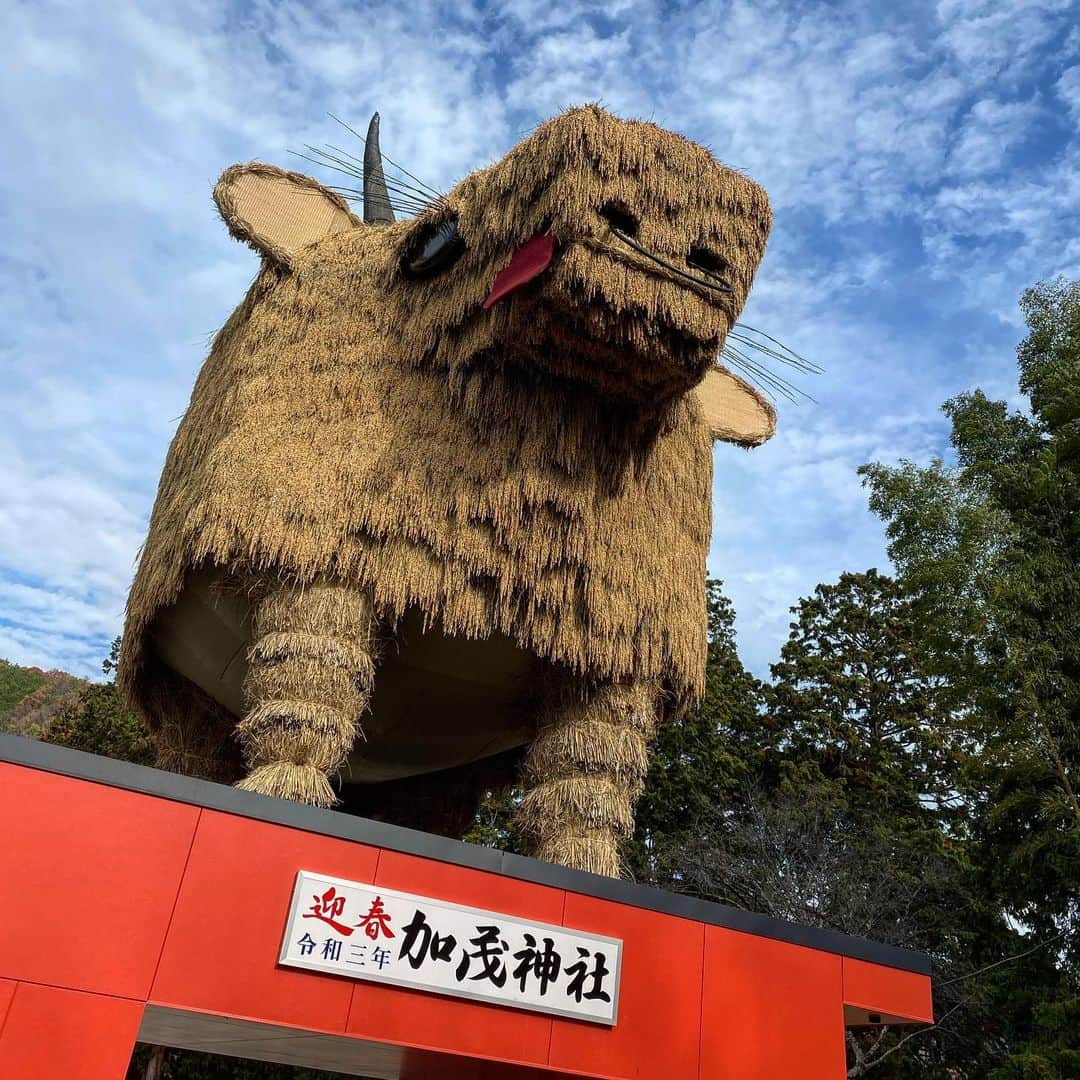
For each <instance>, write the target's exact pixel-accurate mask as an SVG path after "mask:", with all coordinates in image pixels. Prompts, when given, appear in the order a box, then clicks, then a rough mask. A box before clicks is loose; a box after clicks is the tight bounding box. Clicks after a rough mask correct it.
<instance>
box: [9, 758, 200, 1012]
mask: <svg viewBox="0 0 1080 1080" xmlns="http://www.w3.org/2000/svg"><path fill="white" fill-rule="evenodd" d="M199 814H200V811H199V810H198V809H197V808H196V807H193V806H185V805H181V804H179V803H170V802H165V801H164V800H162V799H151V798H147V797H146V796H143V795H137V794H135V793H134V792H130V791H121V790H119V789H117V788H108V787H104V786H102V785H100V784H92V783H88V782H87V781H84V780H73V779H71V778H70V777H65V776H56V775H53V774H50V773H45V772H40V771H38V770H36V769H26V768H22V767H20V766H17V765H9V764H0V820H2V821H3V822H4V828H5V833H4V842H3V844H2V845H0V975H2V976H7V977H9V978H14V979H27V980H29V981H33V982H42V983H51V984H53V985H56V986H67V987H71V988H73V989H78V990H87V991H91V992H96V993H106V994H116V995H118V996H121V997H131V998H140V999H142V998H145V997H146V994H147V993H148V992H149V990H150V982H151V980H152V978H153V975H154V965H155V963H156V962H157V958H158V954H159V953H160V951H161V943H162V941H163V940H164V937H165V930H166V928H167V926H168V923H169V915H170V913H171V912H172V907H173V901H174V900H175V898H176V892H177V889H178V887H179V884H180V878H181V876H182V874H183V871H184V862H185V860H186V859H187V855H188V851H189V849H190V847H191V838H192V835H193V834H194V831H195V823H196V821H197V820H198V818H199Z"/></svg>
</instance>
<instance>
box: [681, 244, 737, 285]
mask: <svg viewBox="0 0 1080 1080" xmlns="http://www.w3.org/2000/svg"><path fill="white" fill-rule="evenodd" d="M686 265H687V266H689V267H690V269H691V270H700V271H701V272H702V273H703V274H708V275H709V277H714V278H720V277H723V276H724V274H726V273H727V272H728V270H730V269H731V267H730V266H729V265H728V263H727V261H726V260H725V259H722V258H721V257H720V256H719V255H717V254H715V253H714V252H712V251H710V250H709V249H708V248H706V247H702V246H701V245H700V244H695V245H694V246H693V247H692V248H691V249H690V250H689V251H688V252H687V255H686Z"/></svg>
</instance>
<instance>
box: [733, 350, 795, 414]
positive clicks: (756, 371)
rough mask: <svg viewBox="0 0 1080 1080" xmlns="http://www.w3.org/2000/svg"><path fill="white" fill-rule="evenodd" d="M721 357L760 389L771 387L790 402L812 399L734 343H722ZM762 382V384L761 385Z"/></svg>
mask: <svg viewBox="0 0 1080 1080" xmlns="http://www.w3.org/2000/svg"><path fill="white" fill-rule="evenodd" d="M720 355H721V357H722V358H723V359H724V360H727V361H729V362H730V363H731V364H732V366H734V367H737V368H739V369H740V370H741V371H743V372H745V373H746V374H747V375H748V376H749V377H750V379H751V381H752V382H754V383H755V384H757V385H758V386H760V387H761V388H762V389H764V388H765V386H768V387H771V388H772V389H773V390H775V391H776V392H777V393H779V394H782V395H783V396H784V397H785V398H787V399H788V400H789V401H790V402H791V403H792V404H794V405H798V404H799V399H800V398H804V399H806V400H808V401H814V398H813V397H811V396H810V394H808V393H806V391H805V390H803V389H802V388H801V387H798V386H796V385H795V384H794V383H792V382H789V381H788V380H787V379H785V378H784V377H783V376H782V375H778V374H777V373H776V372H775V371H771V370H769V368H767V367H765V366H764V365H763V364H761V363H759V362H758V361H756V360H753V359H752V358H751V357H749V356H747V355H746V353H744V352H743V351H742V350H741V349H737V348H736V347H735V346H734V345H730V344H728V343H727V342H725V343H724V347H723V349H722V350H721V352H720ZM763 384H764V385H763Z"/></svg>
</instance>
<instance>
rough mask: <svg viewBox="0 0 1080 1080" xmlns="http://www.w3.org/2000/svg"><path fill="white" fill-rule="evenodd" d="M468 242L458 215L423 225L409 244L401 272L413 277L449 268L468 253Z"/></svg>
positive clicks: (402, 261) (429, 274) (424, 276)
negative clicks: (462, 235) (459, 229)
mask: <svg viewBox="0 0 1080 1080" xmlns="http://www.w3.org/2000/svg"><path fill="white" fill-rule="evenodd" d="M466 246H467V245H466V243H465V241H464V240H463V239H462V237H461V233H460V232H459V231H458V219H457V215H456V214H455V215H454V216H453V217H448V218H444V219H443V220H442V221H440V222H437V223H434V224H431V225H428V226H427V227H426V228H424V229H423V230H422V231H421V232H420V234H419V235H418V236H417V237H416V238H415V239H414V240H413V242H412V243H411V244H410V245H409V248H408V252H407V253H406V255H405V258H404V259H402V260H401V272H402V274H404V275H405V277H407V278H413V279H419V278H429V277H434V276H435V275H436V274H441V273H442V272H443V271H444V270H449V269H450V267H451V266H453V265H454V263H456V262H457V261H458V259H460V258H461V256H462V255H464V254H465V249H466Z"/></svg>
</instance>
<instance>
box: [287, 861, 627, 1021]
mask: <svg viewBox="0 0 1080 1080" xmlns="http://www.w3.org/2000/svg"><path fill="white" fill-rule="evenodd" d="M312 879H315V881H317V882H319V883H321V884H322V885H323V887H325V886H326V885H333V886H335V887H347V888H357V889H363V890H365V891H369V892H374V893H377V894H378V895H379V896H384V897H391V898H394V899H396V900H401V901H406V902H409V903H417V904H420V905H427V906H430V907H435V908H445V909H449V910H451V911H453V912H456V913H458V914H461V915H466V916H468V917H469V918H470V919H471V918H474V917H478V918H488V919H490V920H491V921H493V922H499V923H504V924H505V923H510V924H513V925H514V926H518V927H522V928H524V929H526V930H528V931H529V932H533V931H540V932H543V931H549V932H552V931H553V932H555V933H557V934H560V935H571V936H573V937H574V938H579V939H582V940H585V941H592V942H596V943H597V944H600V945H604V946H605V947H607V948H608V949H609V950H611V951H612V952H613V953H614V962H613V965H612V968H611V974H612V976H613V980H612V981H613V992H612V999H611V1016H610V1018H609V1017H607V1016H597V1015H593V1016H590V1015H588V1014H585V1013H582V1012H580V1011H577V1010H575V1009H573V1008H562V1007H560V1006H558V1005H549V1004H547V1003H533V1002H529V1001H517V1000H513V999H510V998H507V999H505V1000H504V999H501V998H498V997H496V996H494V995H491V994H484V993H481V992H479V991H476V990H471V989H469V988H468V987H466V986H462V987H442V986H430V985H424V984H423V983H421V982H413V981H410V980H408V979H401V978H398V977H396V976H393V975H387V974H384V973H382V972H381V971H380V972H379V973H378V974H374V973H373V972H371V971H361V970H357V971H355V972H354V971H343V970H342V968H341V966H340V965H339V964H334V963H331V962H329V961H324V960H321V959H316V958H315V957H314V956H313V957H311V958H307V957H305V959H304V961H303V963H299V962H297V961H296V960H295V959H293V958H291V957H289V955H288V953H289V946H290V944H291V938H290V930H291V929H293V928H294V923H295V922H296V919H297V915H298V914H299V909H300V906H301V904H302V903H304V901H305V899H306V898H307V896H308V889H309V888H310V886H311V885H312ZM624 944H625V942H624V941H623V939H622V938H613V937H608V936H606V935H604V934H596V933H593V932H591V931H588V930H577V929H575V928H573V927H570V926H556V925H554V924H553V923H545V922H540V921H537V920H532V919H526V918H522V917H521V916H519V915H508V914H506V913H504V912H497V911H491V910H489V909H487V908H475V907H470V906H469V905H467V904H457V903H454V902H453V901H451V900H442V899H439V898H437V897H432V896H421V895H419V894H418V893H409V892H402V891H401V890H400V889H389V888H384V887H383V886H381V885H377V884H375V883H374V882H366V881H352V880H349V879H347V878H339V877H336V876H334V875H331V874H324V873H320V872H319V871H317V870H298V871H297V872H296V878H295V880H294V882H293V889H292V897H291V899H290V901H289V910H288V914H287V915H286V918H285V927H284V929H283V931H282V937H281V947H280V948H279V950H278V956H277V963H278V964H279V965H280V966H282V967H288V968H291V969H292V970H294V971H317V972H319V973H321V974H326V975H336V976H338V977H339V978H345V979H349V980H350V981H354V982H367V983H374V984H376V985H378V984H380V983H382V984H385V985H388V986H394V987H396V988H399V989H404V990H412V991H414V992H416V993H421V994H437V995H439V996H442V997H452V998H460V999H464V1000H466V1001H475V1002H479V1003H480V1004H483V1005H492V1006H495V1007H496V1008H508V1009H519V1010H522V1011H525V1012H532V1013H543V1014H546V1015H549V1016H559V1017H562V1018H564V1019H569V1020H577V1021H580V1022H582V1023H587V1024H600V1025H603V1026H605V1027H609V1028H614V1027H615V1026H616V1024H617V1023H618V1020H619V991H620V986H621V982H622V959H623V947H624Z"/></svg>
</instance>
